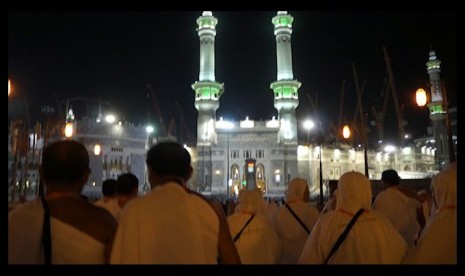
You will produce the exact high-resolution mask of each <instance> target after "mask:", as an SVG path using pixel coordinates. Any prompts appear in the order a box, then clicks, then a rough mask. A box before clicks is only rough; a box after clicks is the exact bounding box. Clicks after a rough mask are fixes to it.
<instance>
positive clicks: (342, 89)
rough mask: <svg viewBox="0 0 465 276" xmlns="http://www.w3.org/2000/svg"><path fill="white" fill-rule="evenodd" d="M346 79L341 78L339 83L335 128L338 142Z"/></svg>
mask: <svg viewBox="0 0 465 276" xmlns="http://www.w3.org/2000/svg"><path fill="white" fill-rule="evenodd" d="M345 83H346V80H345V79H343V80H342V84H341V96H340V101H339V118H338V121H337V129H336V142H337V143H339V137H340V135H339V132H340V130H341V129H342V108H343V105H344V86H345Z"/></svg>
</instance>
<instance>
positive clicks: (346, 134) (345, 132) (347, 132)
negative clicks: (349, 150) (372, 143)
mask: <svg viewBox="0 0 465 276" xmlns="http://www.w3.org/2000/svg"><path fill="white" fill-rule="evenodd" d="M355 130H356V131H357V133H358V134H359V135H360V133H359V132H358V129H357V128H355ZM350 134H351V131H350V127H349V126H348V125H345V126H344V127H343V128H342V136H343V137H344V139H348V138H349V137H350ZM363 157H364V161H365V176H366V177H368V178H370V175H369V173H368V154H367V141H364V142H363Z"/></svg>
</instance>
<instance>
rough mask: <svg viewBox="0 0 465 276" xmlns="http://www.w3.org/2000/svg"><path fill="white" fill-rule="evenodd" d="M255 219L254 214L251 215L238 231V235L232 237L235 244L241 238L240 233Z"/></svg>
mask: <svg viewBox="0 0 465 276" xmlns="http://www.w3.org/2000/svg"><path fill="white" fill-rule="evenodd" d="M254 217H255V214H252V216H251V217H250V218H249V220H248V221H247V222H246V223H245V225H244V227H242V229H241V231H239V233H237V234H236V236H235V237H234V242H236V241H237V240H238V239H239V237H240V236H241V234H242V231H244V229H245V228H246V227H247V225H249V223H250V221H251V220H252V219H253V218H254Z"/></svg>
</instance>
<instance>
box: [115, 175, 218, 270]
mask: <svg viewBox="0 0 465 276" xmlns="http://www.w3.org/2000/svg"><path fill="white" fill-rule="evenodd" d="M200 200H201V199H200V198H199V197H198V196H197V195H193V194H189V193H188V192H187V191H186V189H185V188H184V187H183V186H181V185H180V184H178V183H176V182H168V183H165V184H163V185H160V186H156V187H155V188H153V189H152V191H151V192H150V193H148V194H147V195H145V196H143V197H139V198H135V199H132V200H131V201H130V202H128V204H127V205H126V206H125V208H124V210H123V212H122V214H121V218H120V222H119V225H118V229H117V232H116V236H115V240H114V244H113V249H112V253H111V259H110V263H112V264H214V263H216V262H217V259H216V257H217V253H216V252H217V246H218V245H217V244H218V232H219V220H218V217H217V216H216V214H215V213H214V210H213V209H212V208H211V207H210V206H209V205H208V203H206V202H205V201H203V200H202V201H200ZM208 208H210V209H208ZM202 212H206V214H205V213H204V214H202ZM213 248H214V249H213Z"/></svg>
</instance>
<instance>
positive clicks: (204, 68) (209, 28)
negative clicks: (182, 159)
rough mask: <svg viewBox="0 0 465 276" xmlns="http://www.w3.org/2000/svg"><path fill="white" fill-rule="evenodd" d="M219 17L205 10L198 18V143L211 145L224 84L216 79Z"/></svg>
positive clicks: (195, 86)
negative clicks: (216, 46)
mask: <svg viewBox="0 0 465 276" xmlns="http://www.w3.org/2000/svg"><path fill="white" fill-rule="evenodd" d="M217 23H218V19H217V18H216V17H214V16H213V14H212V12H211V11H204V12H203V13H202V16H200V17H199V18H197V25H198V28H197V33H198V35H199V38H200V39H199V40H200V72H199V80H198V81H196V82H195V83H194V84H192V89H193V90H194V91H195V103H194V104H195V108H197V110H198V111H199V115H198V118H197V145H211V143H212V142H215V140H216V133H215V125H214V124H215V118H216V110H217V109H218V107H219V99H220V96H221V94H223V84H222V83H218V82H216V81H215V35H216V29H215V27H216V24H217Z"/></svg>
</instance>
